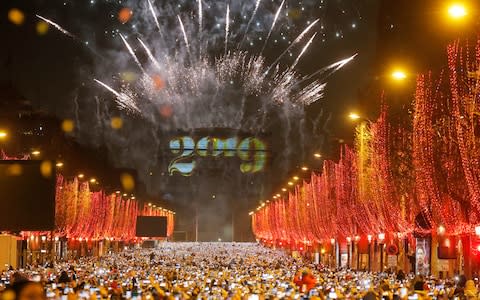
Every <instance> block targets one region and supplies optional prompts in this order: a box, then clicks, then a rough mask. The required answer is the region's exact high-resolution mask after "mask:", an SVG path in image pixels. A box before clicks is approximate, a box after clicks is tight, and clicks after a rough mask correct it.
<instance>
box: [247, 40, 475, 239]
mask: <svg viewBox="0 0 480 300" xmlns="http://www.w3.org/2000/svg"><path fill="white" fill-rule="evenodd" d="M447 50H448V67H447V68H445V70H443V71H442V72H440V73H439V74H432V73H428V74H423V75H419V76H418V77H417V87H416V91H415V96H414V99H413V104H412V109H411V114H408V115H406V116H405V117H404V118H403V119H404V121H403V122H397V121H398V120H397V119H395V120H394V119H393V117H391V116H389V109H388V108H387V106H386V105H383V107H382V109H381V113H380V115H379V117H378V119H377V120H375V121H374V122H372V121H367V120H365V121H363V122H362V123H361V124H359V125H358V126H357V129H356V137H355V144H354V146H353V147H349V146H345V147H343V148H342V150H341V155H340V159H339V161H338V162H333V161H325V162H324V164H323V169H322V172H321V173H320V174H317V173H312V174H311V176H310V178H309V180H307V181H304V182H302V183H301V184H299V185H297V186H296V187H295V189H293V190H292V191H291V192H289V193H288V194H286V195H285V196H283V197H279V199H277V200H275V201H273V202H269V203H266V204H263V205H262V206H261V207H259V208H257V210H256V211H255V213H253V215H252V225H253V231H254V233H255V235H256V237H257V238H258V239H263V240H265V241H270V242H277V243H285V244H287V243H321V242H325V241H328V242H329V241H331V240H333V239H338V240H346V241H349V240H352V239H355V240H358V239H360V238H361V237H362V236H363V237H369V239H371V238H372V236H373V237H376V236H382V238H385V236H386V237H387V238H389V237H401V236H405V235H408V234H410V233H413V232H419V233H423V234H426V233H430V232H432V231H439V230H440V231H442V233H445V232H446V233H448V234H468V233H473V232H475V227H477V226H478V225H479V224H480V43H478V42H477V43H476V45H474V46H472V45H469V44H468V43H464V44H460V43H459V42H456V43H453V44H451V45H449V46H448V48H447ZM382 102H383V103H386V102H388V98H385V99H383V101H382ZM405 119H407V121H405Z"/></svg>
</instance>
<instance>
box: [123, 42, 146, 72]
mask: <svg viewBox="0 0 480 300" xmlns="http://www.w3.org/2000/svg"><path fill="white" fill-rule="evenodd" d="M120 37H121V38H122V41H123V43H124V44H125V46H126V47H127V49H128V52H130V55H132V57H133V60H135V63H136V64H137V66H138V67H139V68H140V70H142V72H143V73H144V74H145V69H143V67H142V64H141V63H140V61H139V60H138V57H137V56H136V55H135V52H134V51H133V49H132V47H131V46H130V44H129V43H128V42H127V40H126V39H125V38H124V37H123V35H122V34H120Z"/></svg>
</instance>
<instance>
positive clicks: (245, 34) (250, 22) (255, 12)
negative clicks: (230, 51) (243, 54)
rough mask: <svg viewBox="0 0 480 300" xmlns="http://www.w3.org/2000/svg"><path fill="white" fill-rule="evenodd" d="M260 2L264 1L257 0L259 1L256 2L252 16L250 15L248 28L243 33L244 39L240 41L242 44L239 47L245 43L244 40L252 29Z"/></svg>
mask: <svg viewBox="0 0 480 300" xmlns="http://www.w3.org/2000/svg"><path fill="white" fill-rule="evenodd" d="M260 2H262V0H257V2H256V3H255V8H254V10H253V13H252V16H251V17H250V20H248V23H247V28H246V29H245V33H244V35H243V39H242V41H241V42H240V44H238V48H240V47H241V46H242V45H243V42H244V41H245V39H246V38H247V33H248V30H249V29H250V25H252V22H253V19H254V18H255V15H256V14H257V11H258V7H259V6H260Z"/></svg>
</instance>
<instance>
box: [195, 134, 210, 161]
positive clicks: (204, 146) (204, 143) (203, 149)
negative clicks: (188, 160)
mask: <svg viewBox="0 0 480 300" xmlns="http://www.w3.org/2000/svg"><path fill="white" fill-rule="evenodd" d="M212 144H213V141H212V139H211V138H210V137H208V136H206V137H203V138H201V139H200V140H199V141H198V142H197V146H196V149H197V154H198V155H199V156H201V157H207V156H208V152H209V150H210V149H211V147H212V146H211V145H212Z"/></svg>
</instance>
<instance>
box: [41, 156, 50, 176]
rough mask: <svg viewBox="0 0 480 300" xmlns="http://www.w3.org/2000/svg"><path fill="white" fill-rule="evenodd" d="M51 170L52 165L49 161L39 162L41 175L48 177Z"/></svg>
mask: <svg viewBox="0 0 480 300" xmlns="http://www.w3.org/2000/svg"><path fill="white" fill-rule="evenodd" d="M52 170H53V166H52V162H51V161H48V160H45V161H42V163H41V164H40V173H41V174H42V176H43V177H45V178H50V177H51V176H52Z"/></svg>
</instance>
